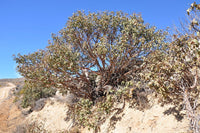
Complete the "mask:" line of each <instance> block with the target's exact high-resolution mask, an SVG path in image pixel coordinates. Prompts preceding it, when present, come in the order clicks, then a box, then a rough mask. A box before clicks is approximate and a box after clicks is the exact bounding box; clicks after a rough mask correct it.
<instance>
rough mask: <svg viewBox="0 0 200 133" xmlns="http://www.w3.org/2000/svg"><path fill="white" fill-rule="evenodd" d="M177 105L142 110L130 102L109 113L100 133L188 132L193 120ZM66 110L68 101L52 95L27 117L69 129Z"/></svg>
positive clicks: (54, 129) (55, 129) (53, 127)
mask: <svg viewBox="0 0 200 133" xmlns="http://www.w3.org/2000/svg"><path fill="white" fill-rule="evenodd" d="M119 106H121V105H119ZM173 107H174V106H173V105H170V104H168V105H165V106H161V105H160V104H155V105H153V106H152V107H151V108H150V109H147V110H145V111H139V110H137V109H134V108H129V106H128V103H127V105H126V106H125V108H124V111H123V112H122V113H120V114H119V115H117V116H115V117H113V114H112V115H110V116H108V118H107V119H106V121H105V123H104V124H103V125H101V127H100V129H101V131H100V133H186V132H187V131H188V130H189V127H188V125H189V121H188V120H187V118H186V117H185V112H184V111H182V112H177V110H176V109H174V110H173ZM66 111H67V105H66V104H64V103H59V102H57V101H55V100H54V99H53V98H52V99H50V100H49V101H48V102H47V104H46V105H45V107H44V108H43V109H42V110H41V111H34V112H33V113H31V114H30V115H29V116H28V117H27V120H29V122H30V121H32V122H37V123H42V124H43V125H44V127H45V129H47V130H49V131H51V132H52V133H54V132H58V131H67V130H69V129H70V127H71V124H72V121H64V118H65V117H66ZM166 112H168V113H166ZM170 112H171V113H170ZM113 113H114V112H113ZM179 113H180V114H182V116H183V117H182V118H181V119H179V120H177V118H176V117H175V116H178V115H180V114H179ZM113 125H114V127H112V126H113ZM78 130H79V132H81V133H93V131H92V130H90V131H88V129H87V128H84V129H83V128H82V129H80V128H78Z"/></svg>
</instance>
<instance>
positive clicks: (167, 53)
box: [141, 3, 200, 133]
mask: <svg viewBox="0 0 200 133" xmlns="http://www.w3.org/2000/svg"><path fill="white" fill-rule="evenodd" d="M199 10H200V5H198V4H196V3H193V4H192V5H191V8H189V9H188V10H187V11H188V15H189V17H191V18H192V21H191V23H190V25H189V26H188V27H189V29H186V28H185V27H183V29H184V31H185V33H180V32H179V34H176V35H173V38H172V41H171V43H169V45H167V46H162V47H161V49H160V50H155V51H154V52H152V53H150V54H149V56H148V58H146V60H145V61H146V62H147V67H146V68H147V70H145V72H143V73H141V75H142V76H143V78H144V79H145V80H146V81H148V82H149V83H148V85H149V87H150V88H152V89H154V90H156V91H157V92H159V93H161V94H162V96H163V98H164V99H165V100H167V101H170V102H173V103H176V104H179V103H184V104H185V108H186V110H187V115H188V116H189V119H190V121H191V123H190V126H191V129H192V130H193V131H194V132H195V133H199V132H200V128H199V124H198V123H199V121H200V115H198V113H196V112H195V109H196V107H197V105H198V104H199V103H198V102H197V101H198V100H197V99H198V98H199V92H200V41H199V40H200V36H199V33H200V29H199V22H200V21H199V14H198V12H199ZM191 11H193V12H191ZM182 101H183V102H182Z"/></svg>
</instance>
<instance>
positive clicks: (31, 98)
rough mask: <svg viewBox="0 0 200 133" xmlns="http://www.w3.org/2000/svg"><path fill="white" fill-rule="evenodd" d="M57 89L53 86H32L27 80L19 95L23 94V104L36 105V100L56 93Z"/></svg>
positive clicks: (24, 105) (26, 105)
mask: <svg viewBox="0 0 200 133" xmlns="http://www.w3.org/2000/svg"><path fill="white" fill-rule="evenodd" d="M55 93H56V90H55V89H53V88H41V86H39V85H38V86H31V85H30V83H28V82H26V85H25V86H24V87H23V89H21V91H19V95H22V99H21V100H22V101H21V106H22V107H23V108H26V107H28V106H31V107H32V108H33V107H34V106H35V102H36V101H37V100H39V99H41V98H47V97H51V96H53V95H55Z"/></svg>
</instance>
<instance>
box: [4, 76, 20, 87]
mask: <svg viewBox="0 0 200 133" xmlns="http://www.w3.org/2000/svg"><path fill="white" fill-rule="evenodd" d="M8 82H11V83H13V84H15V85H16V86H21V85H22V84H23V83H24V78H15V79H0V87H3V86H7V83H8Z"/></svg>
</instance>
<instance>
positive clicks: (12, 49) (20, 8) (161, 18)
mask: <svg viewBox="0 0 200 133" xmlns="http://www.w3.org/2000/svg"><path fill="white" fill-rule="evenodd" d="M193 2H194V1H193V0H0V78H16V77H18V76H19V75H18V74H17V73H16V69H15V67H16V64H15V62H14V61H13V57H12V55H13V54H17V53H22V54H28V53H31V52H34V51H37V50H38V49H43V48H45V47H46V46H47V45H48V43H47V42H48V40H49V39H51V33H57V32H58V31H59V30H61V29H62V28H63V27H64V26H65V23H66V21H67V19H68V17H70V16H71V15H72V13H73V12H75V11H77V10H86V11H91V12H96V11H104V10H108V11H118V10H122V11H124V12H127V13H141V14H142V16H143V19H144V20H145V22H146V23H150V24H151V25H154V26H157V27H158V28H166V27H167V26H173V24H179V20H180V19H184V18H185V16H186V9H187V8H189V5H190V4H191V3H193Z"/></svg>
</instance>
